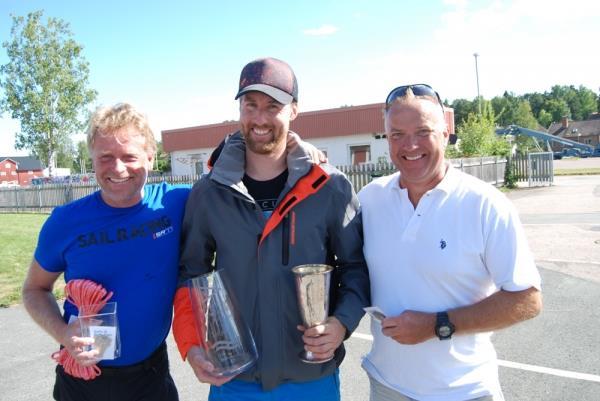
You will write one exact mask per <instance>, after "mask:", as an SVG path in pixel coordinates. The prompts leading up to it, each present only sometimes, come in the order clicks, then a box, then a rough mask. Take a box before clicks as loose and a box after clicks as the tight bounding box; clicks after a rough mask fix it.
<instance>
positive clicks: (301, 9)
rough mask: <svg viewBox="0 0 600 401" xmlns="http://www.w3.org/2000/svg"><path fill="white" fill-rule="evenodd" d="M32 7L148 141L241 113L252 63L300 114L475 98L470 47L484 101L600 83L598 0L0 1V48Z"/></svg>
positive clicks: (2, 151) (2, 145) (1, 136)
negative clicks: (134, 110)
mask: <svg viewBox="0 0 600 401" xmlns="http://www.w3.org/2000/svg"><path fill="white" fill-rule="evenodd" d="M38 9H43V10H45V14H44V15H45V17H48V16H52V17H58V18H61V19H63V20H65V21H66V22H68V23H69V24H70V26H71V30H72V32H73V33H74V38H75V40H76V41H78V42H79V43H81V44H82V45H83V46H84V56H85V58H86V59H87V60H88V61H89V63H90V70H91V74H90V86H91V87H92V88H94V89H96V90H97V91H98V92H99V97H98V100H97V103H98V104H111V103H115V102H119V101H129V102H131V103H133V104H134V105H136V106H137V107H138V108H139V109H141V110H142V111H144V112H145V113H146V114H147V115H148V116H149V118H150V121H151V123H152V127H153V128H154V130H155V134H156V136H157V137H158V138H160V131H161V130H164V129H173V128H180V127H188V126H194V125H201V124H210V123H218V122H221V121H224V120H230V119H237V117H238V111H237V102H236V101H234V99H233V98H234V96H235V93H236V91H237V82H238V78H239V72H240V70H241V69H242V67H243V66H244V65H245V64H246V63H247V62H248V61H251V60H253V59H255V58H258V57H262V56H273V57H278V58H281V59H283V60H285V61H287V62H288V63H289V64H290V65H291V66H292V67H293V68H294V70H295V72H296V75H297V77H298V82H299V90H300V95H299V97H300V99H299V104H300V108H301V111H310V110H318V109H323V108H334V107H339V106H341V105H344V104H345V105H361V104H368V103H376V102H381V101H383V99H384V98H385V95H386V94H387V92H388V91H389V90H390V89H392V88H393V87H395V86H397V85H400V84H406V83H418V82H425V83H429V84H431V85H432V86H433V87H434V88H436V89H437V90H438V92H439V93H440V95H441V96H442V98H444V99H448V100H453V99H456V98H467V99H472V98H474V97H475V96H476V95H477V87H476V79H475V61H474V57H473V53H474V52H477V53H479V55H480V56H479V58H478V64H479V81H480V92H481V94H482V95H483V96H484V97H485V98H488V99H489V98H491V97H493V96H497V95H501V94H502V93H503V92H504V91H505V90H508V91H511V92H514V93H516V94H523V93H527V92H532V91H539V92H543V91H546V90H549V89H550V87H551V86H552V85H554V84H561V85H576V86H578V85H585V86H586V87H588V88H590V89H593V90H594V91H596V92H598V90H599V87H600V73H599V72H598V71H600V53H599V52H598V51H596V49H595V47H594V46H595V43H596V42H597V40H598V37H599V34H600V23H598V21H600V2H596V1H594V2H590V1H588V0H570V1H568V2H567V1H556V0H546V1H542V0H510V1H488V0H477V1H469V0H435V1H421V2H412V1H410V2H409V1H400V0H371V1H367V0H346V1H327V0H320V1H312V0H305V1H297V2H291V1H286V2H276V1H253V2H237V1H229V0H221V1H199V0H198V1H178V0H171V1H156V0H145V1H127V0H121V1H115V0H103V1H100V2H92V1H74V0H73V1H67V0H54V1H50V0H46V1H42V0H0V41H2V42H4V41H6V40H8V39H9V37H10V36H9V35H10V27H11V25H12V21H11V18H10V14H15V15H23V16H25V15H26V14H27V13H28V12H31V11H34V10H38ZM6 62H7V56H6V52H5V50H4V49H3V48H1V49H0V64H5V63H6ZM17 130H18V122H16V121H14V120H10V119H9V118H8V117H7V116H6V115H4V118H2V119H0V155H7V154H23V152H15V151H14V150H13V147H12V145H13V135H12V134H13V133H14V132H15V131H17ZM300 134H301V133H300ZM80 138H81V137H76V140H79V139H80Z"/></svg>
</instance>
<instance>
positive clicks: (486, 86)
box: [357, 0, 600, 100]
mask: <svg viewBox="0 0 600 401" xmlns="http://www.w3.org/2000/svg"><path fill="white" fill-rule="evenodd" d="M532 3H533V4H532ZM597 3H598V4H600V2H597ZM445 7H446V12H445V13H443V14H442V15H441V16H440V21H439V24H438V27H437V29H436V30H435V31H433V32H432V34H431V36H430V37H422V38H421V46H420V50H416V51H415V50H412V49H411V48H402V47H401V48H399V49H397V50H395V51H394V52H391V53H388V54H385V55H381V56H380V57H374V58H371V59H370V60H363V61H361V62H359V63H358V64H359V65H357V67H359V66H360V67H363V68H364V67H368V68H365V69H366V70H367V71H368V75H369V76H368V77H365V79H366V80H370V79H377V82H378V83H381V82H386V85H387V86H389V88H391V87H393V85H399V84H406V83H414V82H426V83H430V84H431V85H432V86H434V87H435V88H436V89H438V91H439V92H440V94H441V96H442V97H443V98H448V99H450V100H453V99H457V98H466V99H473V98H475V96H476V95H477V86H476V77H475V60H474V57H473V53H475V52H477V53H478V54H479V58H478V69H479V84H480V93H481V95H482V96H484V97H485V98H487V99H490V98H492V97H494V96H500V95H502V93H504V91H510V92H513V93H515V94H517V95H521V94H524V93H528V92H544V91H547V90H550V88H551V87H552V86H553V85H576V86H578V85H584V86H586V87H587V88H589V89H592V90H594V91H596V92H597V91H598V89H599V85H600V81H599V80H598V70H599V69H600V54H599V53H598V52H594V51H592V50H591V47H590V46H591V45H590V43H591V42H590V40H591V38H593V37H596V36H597V34H598V32H600V31H599V29H598V24H597V22H596V21H598V19H599V18H600V6H597V5H596V2H594V3H593V4H592V3H589V4H588V2H586V1H585V0H571V1H570V2H569V3H568V4H566V5H565V3H564V2H560V3H559V2H558V1H554V0H548V1H539V0H529V1H524V0H514V1H490V2H486V4H485V5H484V6H481V2H468V1H460V0H456V1H455V0H448V1H446V2H445ZM582 10H585V12H584V11H582ZM572 11H573V12H572ZM375 77H376V78H375ZM393 81H395V82H393ZM390 82H393V83H391V85H390ZM383 92H384V91H383ZM383 92H382V93H383Z"/></svg>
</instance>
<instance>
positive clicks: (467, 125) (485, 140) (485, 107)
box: [457, 101, 510, 157]
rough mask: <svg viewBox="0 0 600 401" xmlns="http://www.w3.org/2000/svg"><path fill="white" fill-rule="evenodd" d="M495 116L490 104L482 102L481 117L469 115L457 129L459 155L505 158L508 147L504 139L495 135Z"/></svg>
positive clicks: (475, 114)
mask: <svg viewBox="0 0 600 401" xmlns="http://www.w3.org/2000/svg"><path fill="white" fill-rule="evenodd" d="M494 120H495V116H494V110H493V108H492V105H491V102H489V101H482V110H481V115H479V114H478V113H471V114H469V115H468V117H467V119H466V121H465V122H464V123H463V124H461V125H460V127H459V128H458V131H457V133H458V137H459V138H460V144H459V146H458V148H459V150H460V155H461V156H463V157H473V156H493V155H498V156H505V155H507V154H508V152H509V151H510V146H509V144H508V142H507V141H506V140H505V138H503V137H502V138H501V137H498V136H497V135H496V126H495V123H494Z"/></svg>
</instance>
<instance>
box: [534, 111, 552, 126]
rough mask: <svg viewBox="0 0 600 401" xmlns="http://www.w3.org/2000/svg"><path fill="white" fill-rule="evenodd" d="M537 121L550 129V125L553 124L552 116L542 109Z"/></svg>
mask: <svg viewBox="0 0 600 401" xmlns="http://www.w3.org/2000/svg"><path fill="white" fill-rule="evenodd" d="M537 120H538V123H539V124H540V125H541V126H542V127H545V128H548V127H550V124H552V114H550V113H548V112H547V111H546V110H544V109H541V110H540V113H539V114H538V117H537Z"/></svg>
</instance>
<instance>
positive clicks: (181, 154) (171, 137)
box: [161, 103, 454, 175]
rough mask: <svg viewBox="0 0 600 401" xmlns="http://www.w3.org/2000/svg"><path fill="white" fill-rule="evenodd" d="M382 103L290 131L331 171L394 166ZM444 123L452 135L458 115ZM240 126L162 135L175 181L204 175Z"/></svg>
mask: <svg viewBox="0 0 600 401" xmlns="http://www.w3.org/2000/svg"><path fill="white" fill-rule="evenodd" d="M383 106H384V105H383V103H375V104H367V105H363V106H351V107H341V108H337V109H326V110H318V111H308V112H304V113H300V114H299V115H298V117H297V118H296V120H294V121H293V122H292V124H291V129H292V131H295V132H297V133H298V134H299V135H300V136H301V137H302V139H304V140H306V141H308V142H310V143H312V144H313V145H315V146H316V147H317V148H319V149H320V150H322V151H323V152H325V153H326V154H327V157H328V159H329V162H330V163H331V164H333V165H336V166H340V165H354V164H361V163H375V162H380V161H388V162H389V161H390V157H389V152H388V144H387V140H386V138H385V134H384V128H383ZM445 114H446V122H447V123H448V127H449V128H450V133H452V134H454V110H453V109H452V108H445ZM238 128H239V123H238V122H237V121H234V122H226V123H220V124H210V125H202V126H197V127H189V128H180V129H173V130H164V131H162V132H161V134H162V143H163V148H164V150H165V151H166V152H169V153H170V154H171V167H172V172H173V175H188V174H197V173H202V172H206V171H208V170H207V165H206V163H207V161H208V158H209V157H210V155H211V153H212V151H213V150H214V149H215V148H216V147H217V145H218V144H219V143H220V142H221V141H222V140H223V138H224V137H225V136H226V135H227V134H229V133H232V132H235V131H237V130H238Z"/></svg>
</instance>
